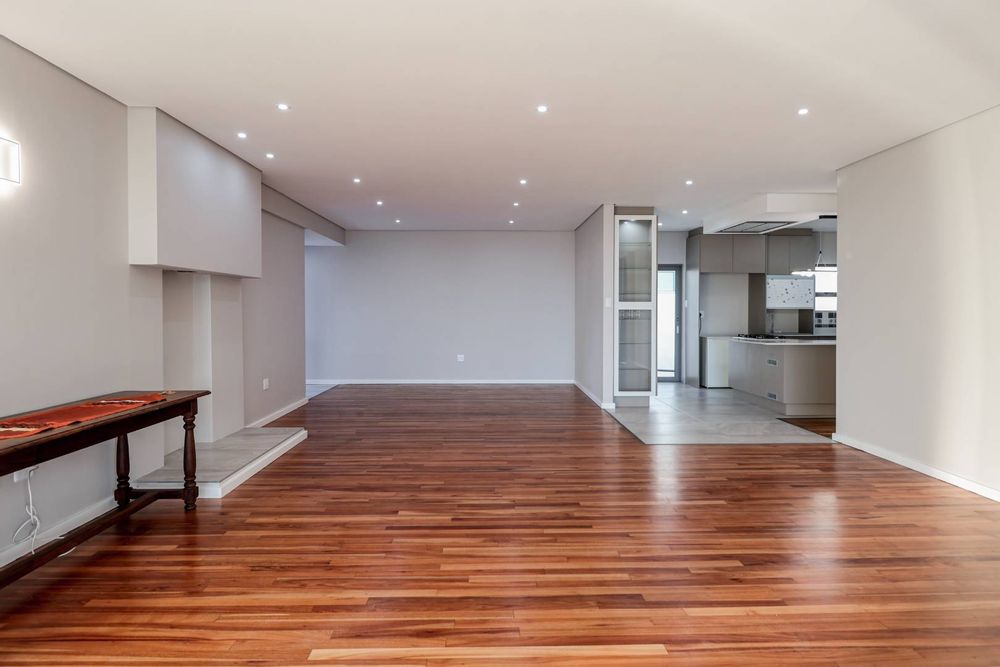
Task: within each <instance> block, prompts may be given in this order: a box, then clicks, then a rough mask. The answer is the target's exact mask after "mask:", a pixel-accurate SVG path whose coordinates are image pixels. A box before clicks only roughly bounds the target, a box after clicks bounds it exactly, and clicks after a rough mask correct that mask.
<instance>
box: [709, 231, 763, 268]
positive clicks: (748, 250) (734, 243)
mask: <svg viewBox="0 0 1000 667" xmlns="http://www.w3.org/2000/svg"><path fill="white" fill-rule="evenodd" d="M695 246H696V250H697V252H698V259H699V263H698V266H699V270H700V271H701V273H764V269H765V261H766V254H767V245H766V239H765V237H763V236H758V235H739V234H702V235H701V236H700V237H699V238H698V241H697V243H696V244H695Z"/></svg>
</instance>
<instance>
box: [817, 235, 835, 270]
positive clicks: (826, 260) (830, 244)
mask: <svg viewBox="0 0 1000 667" xmlns="http://www.w3.org/2000/svg"><path fill="white" fill-rule="evenodd" d="M820 253H822V254H820ZM816 254H817V256H818V257H819V260H820V264H823V265H826V266H836V265H837V232H817V234H816Z"/></svg>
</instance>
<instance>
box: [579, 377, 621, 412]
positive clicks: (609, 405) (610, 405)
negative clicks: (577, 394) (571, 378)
mask: <svg viewBox="0 0 1000 667" xmlns="http://www.w3.org/2000/svg"><path fill="white" fill-rule="evenodd" d="M573 384H575V385H576V388H577V389H579V390H580V391H582V392H583V393H584V394H586V395H587V398H589V399H590V400H592V401H593V402H594V403H597V405H598V406H599V407H600V408H601V409H602V410H614V409H615V404H614V403H601V400H600V399H599V398H597V397H596V396H594V395H593V394H592V393H590V391H589V390H588V389H587V388H586V387H584V386H583V385H582V384H580V383H579V382H574V383H573Z"/></svg>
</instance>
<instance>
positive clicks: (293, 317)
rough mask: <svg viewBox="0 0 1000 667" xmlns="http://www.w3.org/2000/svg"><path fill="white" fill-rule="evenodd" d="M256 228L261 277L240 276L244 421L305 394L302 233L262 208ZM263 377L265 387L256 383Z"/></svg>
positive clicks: (258, 417) (274, 409)
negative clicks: (260, 222) (259, 234)
mask: <svg viewBox="0 0 1000 667" xmlns="http://www.w3.org/2000/svg"><path fill="white" fill-rule="evenodd" d="M262 231H263V254H262V266H261V270H262V276H261V277H260V278H259V279H249V278H248V279H246V280H244V281H243V368H244V384H243V397H244V398H243V400H244V406H245V408H244V412H245V419H246V422H247V423H254V422H256V421H257V420H259V419H262V418H264V417H267V416H268V415H270V414H273V413H275V412H277V411H278V410H281V409H283V408H286V407H288V406H289V405H292V404H295V403H296V402H298V401H302V400H304V399H305V385H306V359H305V244H304V239H303V236H304V232H303V229H302V228H301V227H298V226H296V225H293V224H291V223H289V222H285V221H284V220H282V219H280V218H276V217H275V216H273V215H271V214H270V213H264V216H263V229H262ZM265 377H266V378H268V380H269V381H270V389H268V390H267V391H264V390H263V388H262V386H263V384H262V381H263V379H264V378H265Z"/></svg>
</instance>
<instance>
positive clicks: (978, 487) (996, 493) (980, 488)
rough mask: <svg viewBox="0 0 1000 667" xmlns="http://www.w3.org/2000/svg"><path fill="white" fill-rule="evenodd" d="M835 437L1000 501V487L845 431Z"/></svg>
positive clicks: (905, 466) (874, 454)
mask: <svg viewBox="0 0 1000 667" xmlns="http://www.w3.org/2000/svg"><path fill="white" fill-rule="evenodd" d="M833 439H834V441H836V442H839V443H842V444H844V445H847V446H848V447H853V448H854V449H860V450H861V451H863V452H866V453H868V454H871V455H872V456H877V457H879V458H880V459H885V460H886V461H892V462H893V463H898V464H899V465H901V466H903V467H904V468H909V469H910V470H915V471H917V472H919V473H923V474H924V475H927V476H928V477H933V478H934V479H939V480H941V481H942V482H947V483H948V484H951V485H953V486H957V487H958V488H960V489H965V490H966V491H971V492H972V493H975V494H977V495H980V496H983V497H984V498H989V499H990V500H995V501H997V502H1000V489H993V488H990V487H988V486H984V485H982V484H980V483H978V482H973V481H972V480H969V479H965V478H964V477H959V476H958V475H954V474H952V473H950V472H945V471H944V470H940V469H938V468H935V467H933V466H929V465H927V464H926V463H921V462H920V461H917V460H916V459H911V458H910V457H908V456H904V455H902V454H899V453H897V452H894V451H891V450H888V449H885V448H883V447H879V446H878V445H873V444H871V443H868V442H864V441H863V440H858V439H857V438H852V437H851V436H849V435H844V434H843V433H834V434H833Z"/></svg>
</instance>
